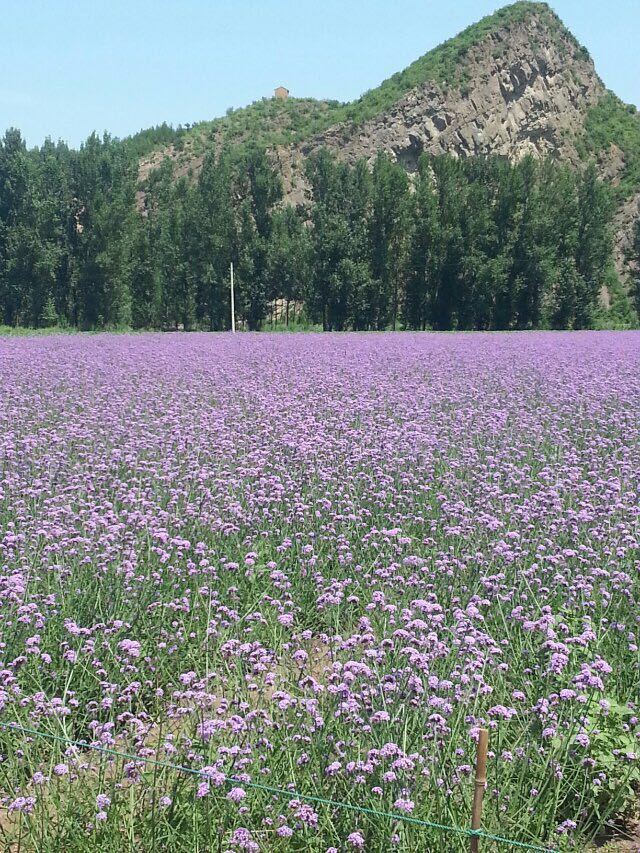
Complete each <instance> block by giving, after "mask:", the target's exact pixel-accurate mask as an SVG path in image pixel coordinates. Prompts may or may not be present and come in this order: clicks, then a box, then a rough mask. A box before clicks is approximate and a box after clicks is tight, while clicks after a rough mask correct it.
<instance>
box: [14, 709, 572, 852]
mask: <svg viewBox="0 0 640 853" xmlns="http://www.w3.org/2000/svg"><path fill="white" fill-rule="evenodd" d="M0 728H3V729H10V730H12V731H17V732H22V733H23V734H27V735H33V736H34V737H41V738H48V739H49V740H53V741H58V742H59V743H64V744H67V745H68V746H75V747H78V748H81V749H92V750H94V751H95V752H101V753H103V754H105V755H112V756H114V757H116V758H127V759H129V760H131V761H140V762H142V763H144V764H151V765H153V766H155V767H164V768H166V769H168V770H176V771H177V772H179V773H187V774H189V775H191V776H199V777H200V778H202V779H209V778H210V777H209V776H208V775H207V774H206V773H203V772H202V770H197V769H195V768H194V767H183V766H181V765H180V764H172V763H171V762H169V761H158V760H157V759H155V758H143V757H142V756H140V755H133V754H131V753H128V752H118V751H117V750H115V749H108V748H107V747H105V746H94V745H92V744H90V743H87V742H86V741H81V740H70V739H69V738H65V737H61V736H60V735H54V734H51V733H50V732H41V731H39V730H38V729H29V728H26V727H25V726H20V725H18V724H17V723H2V722H0ZM224 782H225V784H236V785H237V784H241V785H243V787H245V788H255V789H257V790H259V791H266V792H267V793H269V794H276V795H278V796H282V797H290V798H291V799H299V800H307V801H308V802H311V803H318V804H320V805H323V806H332V807H333V808H338V809H345V810H347V811H353V812H361V813H362V814H368V815H372V816H374V817H381V818H388V819H391V820H401V821H404V823H410V824H413V825H414V826H422V827H425V828H427V829H438V830H440V831H441V832H455V833H457V834H458V835H466V836H467V837H476V838H486V839H487V841H498V842H500V843H501V844H510V845H511V846H512V847H518V848H520V849H522V850H537V851H539V853H559V851H557V850H554V849H553V848H551V847H539V846H537V845H536V844H528V843H527V842H525V841H514V840H513V839H511V838H504V837H503V836H501V835H492V834H491V833H490V832H483V830H481V829H463V828H461V827H458V826H447V825H446V824H443V823H432V822H431V821H428V820H421V819H420V818H417V817H411V815H404V814H400V813H395V812H380V811H377V809H369V808H366V807H365V806H355V805H353V804H352V803H343V802H339V801H338V800H328V799H325V798H324V797H317V796H315V795H314V794H300V793H298V792H297V791H287V790H285V789H284V788H274V787H272V786H271V785H263V784H261V783H260V782H244V781H241V780H240V779H234V778H233V777H232V776H225V777H224Z"/></svg>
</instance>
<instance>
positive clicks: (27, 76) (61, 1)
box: [0, 0, 640, 145]
mask: <svg viewBox="0 0 640 853" xmlns="http://www.w3.org/2000/svg"><path fill="white" fill-rule="evenodd" d="M501 5H504V4H502V3H499V2H494V0H262V2H257V0H0V34H1V38H2V56H1V60H0V61H1V67H2V74H1V75H0V132H4V130H5V129H6V128H7V127H11V126H13V127H18V128H20V129H21V130H22V132H23V135H24V136H25V137H26V139H27V142H28V143H29V145H36V144H40V143H41V142H42V141H43V139H44V138H45V137H46V136H51V137H52V138H54V139H59V138H61V139H65V140H67V141H68V142H69V143H71V144H72V145H78V144H79V143H80V142H81V141H82V140H83V139H84V138H86V137H87V135H88V134H89V133H90V132H91V131H92V130H98V131H100V132H102V131H103V130H108V131H109V132H110V133H112V134H114V135H117V136H125V135H127V134H129V133H133V132H135V131H137V130H139V129H140V128H143V127H149V126H151V125H154V124H159V123H161V122H163V121H167V122H169V123H172V124H174V125H177V124H178V123H180V122H182V123H185V122H193V121H199V120H202V119H210V118H214V117H216V116H218V115H222V114H223V113H224V112H225V110H226V109H227V107H230V106H233V107H240V106H244V105H246V104H248V103H250V102H251V101H254V100H256V99H258V98H261V97H263V96H265V95H266V96H269V95H271V93H272V90H273V88H274V87H275V86H277V85H278V84H283V85H285V86H287V87H288V88H289V89H290V90H291V94H292V95H297V96H313V97H318V98H321V97H329V98H336V99H338V100H351V99H352V98H354V97H356V96H358V95H359V94H361V93H362V92H363V91H365V90H366V89H369V88H372V87H373V86H376V85H377V84H378V83H380V82H381V81H382V80H383V79H384V78H385V77H388V76H389V75H390V74H392V73H394V72H395V71H398V70H400V69H402V68H404V67H405V66H406V65H408V64H409V63H410V62H412V61H413V60H414V59H416V58H417V57H418V56H420V55H421V54H423V53H425V52H426V51H427V50H429V49H430V48H432V47H435V45H437V44H439V43H440V42H441V41H443V40H444V39H446V38H449V37H450V36H453V35H455V34H456V33H457V32H458V31H459V30H461V29H463V28H464V27H465V26H467V25H468V24H470V23H472V22H473V21H476V20H478V19H479V18H481V17H482V16H483V15H486V14H488V13H490V12H492V11H494V10H495V9H497V8H499V7H500V6H501ZM551 5H552V6H553V8H554V9H555V10H556V12H558V14H559V15H560V17H561V18H562V19H563V20H564V22H565V24H566V25H567V26H568V27H569V28H570V29H571V30H572V31H573V33H574V34H575V35H576V36H577V38H578V39H579V40H580V41H581V42H582V43H583V44H585V45H586V46H587V47H588V49H589V51H590V52H591V55H592V56H593V58H594V60H595V63H596V68H597V69H598V72H599V73H600V76H601V77H602V79H603V80H604V82H605V84H606V85H607V86H608V87H609V88H611V89H613V90H614V91H615V92H616V94H618V95H619V96H620V97H621V98H622V99H623V100H625V101H628V102H630V103H635V104H636V105H640V74H638V71H639V67H638V65H639V64H638V60H637V46H638V44H639V43H640V0H556V2H555V3H552V4H551Z"/></svg>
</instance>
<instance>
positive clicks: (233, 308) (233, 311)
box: [231, 261, 236, 334]
mask: <svg viewBox="0 0 640 853" xmlns="http://www.w3.org/2000/svg"><path fill="white" fill-rule="evenodd" d="M231 331H232V332H233V333H234V334H235V332H236V306H235V299H234V293H233V261H231Z"/></svg>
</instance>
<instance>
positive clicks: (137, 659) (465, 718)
mask: <svg viewBox="0 0 640 853" xmlns="http://www.w3.org/2000/svg"><path fill="white" fill-rule="evenodd" d="M0 400H1V403H0V722H2V723H8V722H13V723H18V724H19V725H21V726H25V727H29V728H32V729H37V730H39V731H40V732H44V733H49V734H53V735H57V736H60V737H61V738H67V739H71V740H86V741H88V742H90V743H92V744H95V745H101V746H102V747H106V748H108V749H115V750H118V751H122V752H125V753H128V754H129V755H130V756H132V757H130V758H119V757H116V756H110V755H105V754H100V753H97V752H95V751H91V750H89V749H86V748H80V747H74V746H69V745H68V744H65V743H62V742H60V741H54V740H48V739H45V738H40V737H31V736H26V735H25V734H24V733H18V732H11V731H9V730H7V729H0V758H1V761H0V847H2V849H6V850H12V851H14V850H16V851H17V850H20V851H31V850H38V851H59V850H65V851H85V850H100V851H103V850H104V851H123V850H129V849H134V848H135V849H137V850H138V851H152V850H166V851H183V850H184V851H187V850H189V851H190V850H216V851H241V850H248V851H263V850H268V851H271V850H283V851H285V850H296V851H307V850H309V851H322V853H324V851H330V850H334V851H338V850H341V851H342V850H345V851H346V850H355V849H363V850H366V851H387V850H403V851H409V850H421V851H457V850H467V849H468V844H469V841H468V838H465V837H464V836H462V835H460V836H457V835H455V834H447V835H445V834H443V833H441V832H438V831H435V830H433V829H425V828H424V827H420V826H416V825H413V824H411V823H408V822H403V821H402V820H399V819H398V820H396V819H392V818H389V817H376V816H373V815H371V814H368V813H358V812H356V811H349V810H340V809H337V808H335V807H332V806H324V805H322V804H319V803H317V802H313V801H311V802H310V801H307V800H305V799H304V795H313V796H320V797H325V798H330V799H333V800H340V801H343V802H346V803H349V804H351V805H354V806H362V807H364V808H367V809H375V810H377V811H382V812H393V813H395V814H398V815H405V816H411V817H413V818H418V819H421V820H428V821H435V822H438V823H443V824H447V825H455V826H458V827H463V828H466V827H468V825H469V817H470V809H471V798H472V792H473V778H472V774H473V764H474V755H475V741H474V739H475V738H476V737H477V730H478V728H479V727H482V726H486V727H488V728H489V729H490V755H489V763H488V785H487V791H486V796H485V809H484V816H483V828H484V829H485V830H486V831H489V832H494V833H497V834H500V835H502V836H507V837H510V838H513V839H518V840H520V841H528V842H532V843H540V844H546V845H548V846H550V847H552V848H553V849H556V850H560V849H562V850H564V849H574V850H584V848H585V844H586V840H587V839H588V838H590V837H592V836H593V835H594V834H595V833H596V832H598V831H599V830H600V829H602V827H603V826H605V825H606V824H610V823H612V822H614V820H615V819H616V816H618V815H621V814H623V813H624V812H625V810H627V809H628V808H629V805H630V803H631V802H632V801H633V798H634V797H635V796H636V793H635V792H636V791H637V789H638V785H639V783H640V762H639V759H638V755H639V754H640V721H639V716H640V652H639V645H640V606H639V605H640V546H639V543H640V334H639V333H635V332H621V333H609V332H585V333H520V334H500V335H497V334H469V335H463V334H460V335H431V334H409V333H402V334H397V335H395V334H380V335H356V334H353V335H334V336H332V335H291V336H287V335H280V336H278V335H267V334H261V335H248V334H247V335H237V336H236V337H231V336H230V335H210V334H189V335H180V334H175V335H173V334H170V335H161V334H153V335H138V336H133V335H132V336H108V335H96V336H69V337H48V338H47V337H45V338H37V339H36V338H33V339H26V338H23V339H5V340H2V339H0ZM136 757H138V758H140V759H142V758H147V759H148V758H151V759H154V760H157V761H160V762H163V763H171V764H177V765H181V766H183V767H189V768H193V769H197V770H202V769H203V768H204V773H205V775H204V776H197V775H189V774H186V773H183V772H179V771H176V770H174V769H172V768H169V767H166V766H164V765H163V766H158V765H154V764H146V763H143V762H142V761H138V760H136ZM227 777H233V781H232V782H229V781H228V778H227ZM256 783H259V784H263V785H266V786H273V787H277V788H284V789H287V790H289V791H291V792H292V794H293V792H296V793H297V794H299V795H301V797H300V798H299V797H298V796H295V795H292V796H291V797H289V798H287V797H285V796H282V795H276V794H274V793H273V792H270V791H264V790H261V789H257V788H255V787H254V785H255V784H256ZM491 844H492V843H489V842H483V843H482V844H481V848H482V849H483V851H485V850H486V851H488V850H499V849H508V848H507V847H501V846H491Z"/></svg>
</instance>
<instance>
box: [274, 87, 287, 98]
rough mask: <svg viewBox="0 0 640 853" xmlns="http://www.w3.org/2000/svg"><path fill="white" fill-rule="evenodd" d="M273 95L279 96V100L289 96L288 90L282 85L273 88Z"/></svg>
mask: <svg viewBox="0 0 640 853" xmlns="http://www.w3.org/2000/svg"><path fill="white" fill-rule="evenodd" d="M273 97H274V98H279V99H280V100H281V101H286V100H287V98H288V97H289V90H288V89H285V87H284V86H278V87H277V89H274V90H273Z"/></svg>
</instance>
